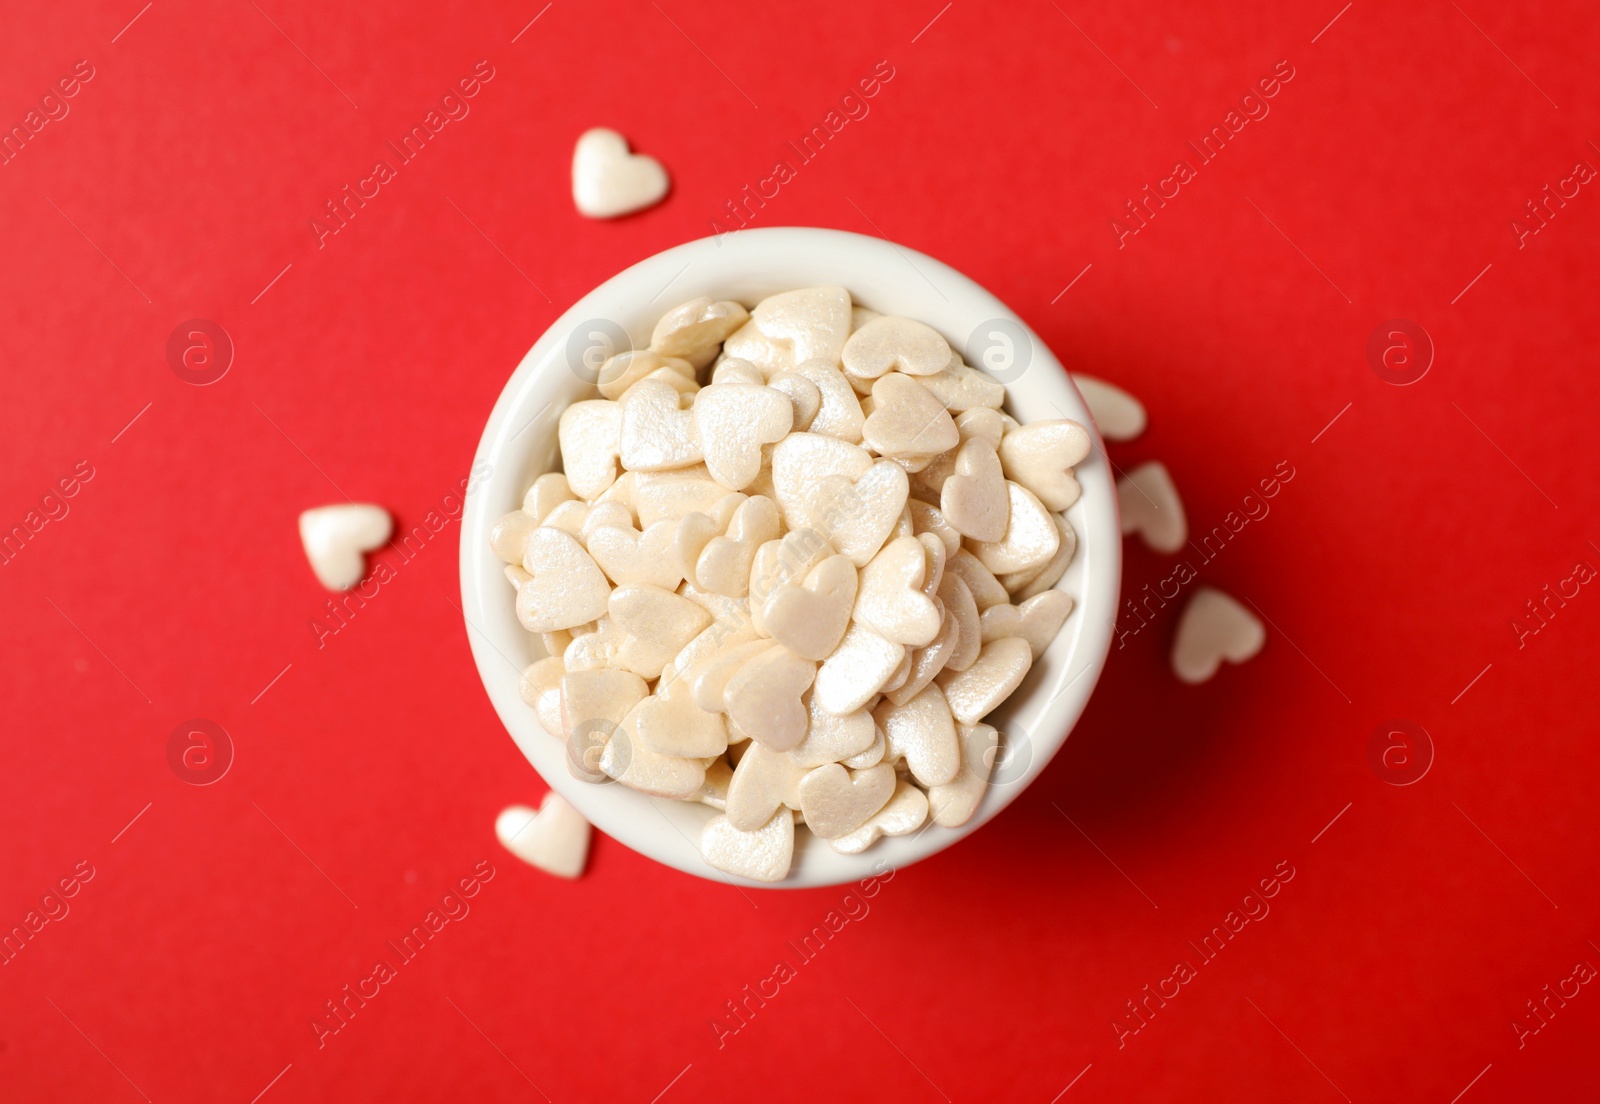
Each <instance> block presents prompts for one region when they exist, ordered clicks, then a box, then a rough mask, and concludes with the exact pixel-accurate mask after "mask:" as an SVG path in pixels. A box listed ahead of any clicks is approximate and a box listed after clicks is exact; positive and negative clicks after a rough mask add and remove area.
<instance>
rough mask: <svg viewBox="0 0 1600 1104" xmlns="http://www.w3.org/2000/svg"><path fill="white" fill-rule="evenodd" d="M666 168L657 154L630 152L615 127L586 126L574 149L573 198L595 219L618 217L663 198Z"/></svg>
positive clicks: (665, 188) (666, 181) (665, 189)
mask: <svg viewBox="0 0 1600 1104" xmlns="http://www.w3.org/2000/svg"><path fill="white" fill-rule="evenodd" d="M667 187H668V180H667V170H666V169H663V168H662V167H661V162H659V161H657V160H656V159H655V158H654V157H646V156H645V155H644V154H642V153H630V152H629V151H628V140H627V139H626V138H624V137H623V136H622V135H620V134H618V133H617V132H616V131H614V130H608V129H607V128H605V127H595V128H593V129H592V130H586V131H584V132H583V134H582V136H581V137H579V139H578V145H577V148H575V149H574V150H573V151H572V202H573V203H575V204H576V205H577V207H578V212H579V213H580V214H583V215H587V216H588V217H589V218H592V219H608V218H617V217H618V216H620V215H626V214H629V213H631V212H633V211H639V210H643V209H644V208H646V207H650V206H653V205H654V204H656V203H659V202H661V198H662V197H663V196H665V195H666V194H667Z"/></svg>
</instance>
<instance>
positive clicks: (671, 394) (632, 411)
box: [569, 380, 701, 478]
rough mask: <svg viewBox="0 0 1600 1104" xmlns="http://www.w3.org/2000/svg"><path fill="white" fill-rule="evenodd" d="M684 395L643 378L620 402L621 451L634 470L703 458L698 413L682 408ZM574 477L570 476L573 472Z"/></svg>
mask: <svg viewBox="0 0 1600 1104" xmlns="http://www.w3.org/2000/svg"><path fill="white" fill-rule="evenodd" d="M681 399H682V396H681V395H680V394H678V392H677V391H676V390H674V389H673V388H672V387H670V386H668V385H667V384H665V383H662V382H661V381H659V380H640V381H639V382H638V383H636V384H634V386H633V390H631V391H629V392H628V395H627V398H626V399H624V400H623V401H622V402H621V403H620V404H619V405H620V406H621V408H622V425H621V429H620V431H619V435H618V438H617V453H618V455H619V456H620V457H621V458H622V466H623V467H625V468H627V469H629V470H630V471H638V472H659V471H667V470H669V469H672V468H686V467H689V466H690V465H691V464H697V463H699V462H700V458H701V452H700V439H699V436H698V435H697V434H696V433H695V429H694V413H693V412H692V411H690V410H682V409H680V408H679V402H680V400H681ZM569 478H570V476H569Z"/></svg>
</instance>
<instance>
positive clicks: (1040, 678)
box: [461, 227, 1122, 888]
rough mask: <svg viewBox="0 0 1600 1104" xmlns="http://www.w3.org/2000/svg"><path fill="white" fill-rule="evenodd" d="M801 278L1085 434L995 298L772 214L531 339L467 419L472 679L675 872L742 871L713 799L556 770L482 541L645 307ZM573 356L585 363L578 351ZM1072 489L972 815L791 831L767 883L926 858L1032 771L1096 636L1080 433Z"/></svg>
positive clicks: (1047, 751) (515, 627) (1014, 410)
mask: <svg viewBox="0 0 1600 1104" xmlns="http://www.w3.org/2000/svg"><path fill="white" fill-rule="evenodd" d="M816 285H837V286H842V287H845V288H847V289H849V291H850V293H851V295H852V296H853V297H854V298H855V301H856V302H857V303H858V304H861V305H863V306H867V307H871V308H872V309H874V310H877V311H880V312H882V313H885V314H899V315H905V316H907V317H910V318H915V319H918V320H920V321H922V322H925V323H927V324H928V325H930V326H932V327H933V328H934V329H936V330H938V331H939V332H940V333H942V334H943V335H944V336H945V338H946V339H947V340H949V341H950V343H951V344H952V345H953V346H954V347H956V348H957V349H960V350H962V351H963V355H965V356H966V358H967V362H968V363H969V364H972V365H973V366H974V367H987V368H989V369H990V370H991V372H992V374H993V375H994V376H995V377H996V378H998V379H1000V380H1001V382H1003V383H1005V384H1006V389H1007V402H1006V409H1007V411H1008V412H1009V413H1010V414H1011V415H1012V416H1013V417H1015V418H1017V419H1018V420H1019V421H1022V422H1031V421H1040V420H1045V419H1051V418H1063V417H1065V418H1072V419H1074V420H1075V421H1078V422H1081V423H1083V424H1084V425H1086V426H1090V427H1091V430H1092V426H1093V422H1092V421H1091V419H1090V417H1089V413H1088V410H1087V408H1085V406H1084V405H1083V400H1082V399H1081V398H1080V397H1079V395H1078V393H1077V391H1076V390H1075V389H1074V388H1073V386H1072V384H1071V382H1070V380H1069V379H1068V377H1067V374H1066V372H1065V370H1064V369H1063V368H1062V366H1061V364H1060V362H1059V361H1057V360H1056V358H1055V357H1054V355H1052V354H1051V352H1050V350H1049V349H1048V348H1046V347H1045V345H1044V343H1043V342H1042V341H1040V340H1039V338H1038V337H1037V336H1036V335H1035V334H1034V333H1033V332H1032V331H1031V330H1029V329H1028V328H1027V327H1026V326H1025V325H1024V324H1023V323H1022V321H1021V319H1019V318H1018V317H1017V316H1016V315H1015V314H1013V313H1012V312H1011V311H1010V310H1009V309H1007V308H1006V307H1005V306H1004V305H1003V304H1002V303H1001V302H1000V301H999V300H998V299H996V298H995V297H994V296H993V295H991V294H989V293H988V292H987V291H985V290H984V289H983V288H981V287H980V286H978V285H977V284H976V283H974V282H973V281H971V280H970V279H968V278H967V277H965V276H963V275H961V274H960V273H959V272H957V271H955V270H954V269H952V268H950V267H949V266H947V265H945V264H942V263H941V262H939V261H936V260H934V259H933V258H931V257H928V256H925V255H924V254H921V253H917V252H915V251H914V250H910V249H906V248H904V247H902V246H898V245H895V244H893V243H891V242H888V241H884V240H883V239H880V238H870V237H864V236H862V235H859V234H851V233H846V232H843V231H836V230H818V229H810V228H798V227H785V228H777V229H760V230H744V231H741V232H739V233H737V234H731V235H726V236H723V237H721V238H705V239H701V240H699V241H693V242H689V243H687V244H685V245H681V246H677V247H675V248H672V249H668V250H666V251H665V252H662V253H659V254H657V255H655V256H654V257H651V258H649V259H648V260H645V261H642V262H640V263H639V264H637V265H634V266H633V267H632V268H629V269H627V270H626V271H624V272H622V273H620V274H618V275H617V276H614V277H613V278H611V279H610V280H607V281H606V282H605V283H604V284H601V285H600V286H599V287H598V288H596V289H595V290H594V291H592V292H590V293H589V294H588V295H586V296H585V297H584V298H583V299H581V300H579V302H578V303H577V304H576V305H575V306H574V307H573V308H572V309H571V310H569V311H567V313H566V314H564V315H563V316H562V317H561V318H560V319H558V320H557V321H556V322H555V324H554V325H552V326H551V327H550V329H549V330H547V331H546V332H545V334H544V335H543V336H542V337H540V338H539V340H538V341H537V342H536V343H535V344H534V346H533V348H532V349H531V350H529V352H528V354H527V356H525V357H524V358H523V360H522V363H521V364H520V365H519V366H518V368H517V370H516V371H515V373H513V374H512V376H511V379H510V380H509V381H508V382H507V384H506V387H505V390H504V391H503V392H502V393H501V396H500V399H499V401H498V402H497V403H496V404H495V407H494V411H493V413H492V414H491V415H490V417H489V422H488V425H487V426H486V427H485V428H484V432H483V438H482V440H481V441H480V443H479V445H478V452H477V455H476V457H475V458H474V461H473V472H474V474H475V476H476V478H475V480H474V483H475V487H474V489H473V491H472V493H470V494H469V495H468V498H467V504H466V510H465V513H464V514H463V517H462V530H461V598H462V610H463V613H464V614H465V618H466V622H467V630H468V637H469V639H470V641H471V646H472V652H473V658H474V660H475V661H476V663H477V666H478V671H479V673H480V675H481V676H482V678H483V683H484V687H485V688H486V689H487V691H488V693H489V697H490V699H491V700H492V701H493V703H494V706H495V709H496V711H497V712H498V713H499V714H500V718H501V720H502V721H503V722H504V724H505V726H506V729H507V730H508V731H509V732H510V733H511V736H512V738H513V739H514V740H515V741H516V743H517V746H518V747H519V748H520V749H521V751H522V753H523V754H524V755H525V756H526V757H527V758H528V761H529V762H530V763H532V764H533V766H534V768H535V769H536V770H538V772H539V773H540V774H541V775H543V776H544V778H545V779H546V781H548V782H549V784H550V785H551V786H552V787H554V788H555V789H556V790H557V791H558V792H560V793H561V795H562V796H563V797H565V798H566V799H567V800H568V801H570V802H571V803H572V804H573V805H574V806H575V807H576V808H577V809H578V810H579V811H580V812H582V813H583V815H584V816H585V817H587V818H588V819H589V821H590V822H591V823H592V824H594V825H595V827H597V828H599V829H600V830H601V831H603V832H605V833H606V834H607V835H609V836H611V837H613V838H614V839H617V840H620V841H621V842H622V843H624V844H626V845H628V846H629V847H631V848H633V849H634V850H635V851H638V852H640V853H641V854H644V855H648V856H649V857H651V858H653V859H656V860H658V861H660V862H663V863H667V864H668V865H670V866H674V867H677V868H678V869H680V870H684V871H686V872H688V873H691V874H697V875H700V876H702V877H706V878H712V879H716V880H718V881H724V882H731V883H736V884H740V885H759V884H762V883H754V882H748V881H746V880H745V879H743V878H738V877H735V876H732V875H729V874H725V873H723V872H722V871H720V870H717V869H716V868H714V867H712V866H711V865H710V864H708V863H707V862H706V861H705V860H704V859H703V858H702V857H701V854H700V848H699V839H700V831H701V828H702V827H703V826H704V824H705V822H706V821H708V820H709V819H710V818H711V817H712V816H714V815H716V814H715V810H713V809H711V808H710V807H708V806H705V805H701V804H698V803H690V802H682V801H670V800H665V799H660V798H652V797H649V796H646V795H644V794H641V793H638V792H636V791H633V790H630V789H628V788H627V787H624V786H621V785H593V784H590V783H586V782H582V781H579V780H577V779H575V778H573V777H572V776H571V774H570V773H569V772H568V770H567V767H566V749H565V745H564V744H563V743H562V742H561V741H560V739H558V738H556V737H554V736H552V735H550V734H548V733H546V732H545V731H544V729H543V728H542V727H541V726H540V724H539V721H538V718H537V717H536V716H535V713H534V711H533V709H532V708H531V707H529V706H527V705H526V704H524V703H523V701H522V699H521V697H520V695H519V693H518V680H519V678H520V676H521V672H522V670H523V668H524V667H526V666H527V665H528V664H529V663H531V662H533V661H534V660H536V659H539V658H542V657H543V656H544V654H545V652H544V649H543V648H542V647H541V645H540V642H539V638H538V637H536V636H534V635H532V634H530V633H528V632H527V631H525V630H524V629H523V628H522V626H521V625H520V624H518V622H517V619H516V614H515V610H514V608H513V606H514V603H513V598H514V594H513V592H512V590H511V587H510V584H509V583H508V582H507V581H506V578H505V575H504V571H503V567H504V565H503V564H502V563H501V562H500V560H499V559H498V558H496V557H495V555H494V554H493V553H492V552H491V551H490V549H489V531H490V529H491V528H492V527H493V525H494V523H495V521H496V519H498V518H499V517H500V516H501V515H502V514H505V513H506V512H508V511H510V510H514V509H516V508H518V506H519V505H520V504H521V501H522V496H523V493H524V492H525V491H526V490H527V488H528V486H529V484H531V483H532V481H533V480H534V479H535V478H537V477H538V476H539V475H541V474H543V473H544V472H546V471H550V470H552V469H553V468H554V467H555V466H556V463H557V457H558V449H557V442H556V428H557V420H558V418H559V416H560V413H561V411H562V410H564V409H565V408H566V407H567V405H568V404H570V403H572V402H575V401H577V400H579V399H584V398H591V397H594V394H595V391H594V387H593V384H592V382H591V381H592V380H593V367H594V363H595V361H594V359H593V358H594V356H595V350H596V349H597V348H599V349H602V350H603V349H604V348H605V346H606V344H607V342H610V343H611V344H612V345H613V346H614V345H615V343H616V342H617V341H619V340H621V338H622V335H623V334H626V336H627V339H628V340H630V341H631V344H632V346H633V347H635V348H643V347H645V346H646V345H647V344H648V343H649V339H650V332H651V329H652V328H653V326H654V325H655V322H656V320H657V319H658V318H659V317H660V316H661V315H662V314H664V313H665V312H666V311H667V310H670V309H671V308H672V307H674V306H676V305H677V304H679V303H681V302H684V301H685V300H687V299H691V298H693V297H695V296H697V295H709V296H711V297H712V298H713V299H736V300H738V301H740V302H742V303H744V304H746V305H747V306H752V305H754V304H755V302H756V301H757V300H759V299H762V298H764V297H765V296H767V295H771V294H774V293H776V292H779V291H786V290H789V289H792V288H798V287H809V286H816ZM586 354H587V355H588V356H589V358H590V359H589V360H588V361H587V362H586V361H585V355H586ZM1077 478H1078V481H1079V483H1080V484H1081V485H1082V488H1083V493H1082V495H1081V497H1080V498H1079V500H1078V502H1077V503H1075V504H1074V505H1073V506H1072V508H1071V509H1070V510H1068V511H1067V515H1066V516H1067V519H1068V520H1069V521H1070V522H1071V523H1072V527H1073V529H1074V530H1076V532H1077V535H1078V551H1077V554H1076V556H1075V557H1074V559H1073V561H1072V564H1071V566H1070V567H1069V568H1068V569H1067V572H1066V574H1065V576H1063V578H1062V580H1061V581H1060V583H1058V584H1057V586H1058V588H1059V589H1062V590H1065V591H1066V592H1067V593H1068V594H1070V595H1072V597H1073V599H1074V603H1075V606H1074V609H1073V611H1072V614H1071V616H1069V617H1068V618H1067V622H1066V625H1065V626H1064V627H1063V629H1062V631H1061V633H1060V635H1059V636H1058V637H1057V638H1056V640H1055V641H1054V642H1053V643H1052V644H1051V645H1050V647H1049V648H1048V649H1047V650H1046V651H1045V653H1044V654H1043V655H1042V656H1041V657H1040V658H1039V660H1038V661H1037V662H1036V663H1035V664H1034V666H1033V669H1032V670H1031V671H1030V672H1029V673H1028V677H1027V680H1026V681H1025V682H1024V683H1023V684H1022V686H1021V687H1020V688H1019V689H1018V690H1017V692H1016V693H1015V694H1014V695H1013V696H1012V698H1011V700H1010V701H1008V702H1007V703H1006V704H1005V705H1004V706H1003V707H1002V708H1001V709H1000V710H998V711H997V712H996V714H995V715H994V716H992V717H991V718H990V721H989V723H991V724H993V725H995V727H997V728H998V729H1000V731H1001V732H1003V733H1004V734H1005V738H1004V741H1003V744H1002V747H1003V749H1004V750H1003V751H1002V753H1001V755H1000V757H999V759H998V760H997V762H996V764H995V768H994V772H993V777H992V779H991V783H990V786H989V788H988V790H987V792H986V793H985V795H984V798H983V801H982V803H981V804H980V805H979V807H978V811H977V813H976V814H975V815H974V816H973V817H972V819H971V820H970V821H968V822H967V823H966V824H965V825H962V826H961V827H959V828H943V827H939V826H937V825H931V822H930V826H928V827H925V828H924V829H922V830H921V831H920V832H919V833H918V834H914V835H911V836H904V837H899V838H886V839H883V840H880V841H879V842H878V843H877V844H875V845H873V846H872V847H871V848H869V849H868V850H867V851H866V852H865V853H863V854H861V855H841V854H838V853H837V852H835V851H834V850H833V849H832V848H831V847H829V846H828V844H827V842H826V841H824V840H821V839H817V838H815V837H813V836H811V835H810V833H808V832H803V831H802V832H796V835H795V857H794V865H793V866H792V867H791V869H790V873H789V877H788V878H787V879H785V880H784V881H783V882H781V883H778V885H779V886H780V887H783V888H799V887H806V886H824V885H834V884H840V883H844V882H849V881H853V880H856V879H860V878H865V877H869V876H871V875H872V874H873V873H874V872H875V871H876V872H881V871H883V870H885V869H888V868H891V867H892V868H898V867H901V866H904V865H906V864H907V863H911V862H915V861H916V860H918V859H921V858H925V857H926V856H928V855H931V854H933V853H934V852H936V851H939V850H941V849H943V848H944V847H947V846H949V845H950V844H951V843H953V842H954V841H955V840H957V839H959V838H961V837H962V836H963V835H965V834H967V833H968V832H971V831H973V830H974V829H976V828H977V827H979V826H980V825H982V824H983V823H984V822H985V821H987V820H988V819H989V818H991V817H993V816H994V815H995V814H996V813H998V812H999V811H1000V810H1001V809H1002V808H1004V807H1005V806H1006V804H1008V803H1009V802H1010V801H1011V800H1012V799H1013V798H1014V797H1015V796H1016V795H1017V794H1018V793H1020V792H1021V791H1022V789H1023V788H1024V787H1025V786H1027V784H1028V783H1029V782H1031V781H1032V780H1033V779H1034V778H1035V777H1037V775H1038V774H1039V772H1040V771H1041V770H1043V769H1044V766H1045V764H1046V763H1048V762H1049V760H1050V757H1051V756H1052V755H1054V754H1055V752H1056V750H1057V749H1058V748H1059V747H1060V746H1061V744H1062V742H1063V741H1064V740H1065V739H1066V736H1067V733H1068V732H1069V731H1070V730H1071V728H1072V726H1073V725H1074V724H1075V723H1076V721H1077V719H1078V717H1079V715H1080V714H1081V713H1082V711H1083V707H1084V704H1085V703H1086V702H1087V700H1088V697H1089V694H1090V692H1091V690H1093V688H1094V684H1095V682H1096V680H1097V679H1098V677H1099V673H1100V669H1101V667H1102V665H1103V664H1104V662H1105V658H1106V655H1107V652H1108V650H1109V647H1110V643H1111V636H1112V625H1113V623H1114V622H1115V619H1116V609H1117V602H1118V594H1119V589H1120V581H1121V552H1122V548H1121V533H1120V529H1119V525H1118V520H1117V512H1116V495H1115V490H1114V486H1113V483H1112V478H1111V474H1110V471H1109V468H1108V466H1107V463H1106V460H1105V450H1104V448H1103V446H1102V444H1101V442H1100V440H1099V438H1098V436H1096V437H1095V448H1094V450H1093V451H1092V452H1091V454H1090V456H1089V457H1088V458H1087V459H1086V460H1085V461H1084V462H1083V463H1082V464H1081V465H1079V467H1078V468H1077Z"/></svg>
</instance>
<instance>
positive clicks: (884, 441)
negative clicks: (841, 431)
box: [861, 339, 961, 459]
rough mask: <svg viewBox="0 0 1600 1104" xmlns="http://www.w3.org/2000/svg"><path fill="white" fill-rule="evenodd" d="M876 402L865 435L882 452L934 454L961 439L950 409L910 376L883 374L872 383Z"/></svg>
mask: <svg viewBox="0 0 1600 1104" xmlns="http://www.w3.org/2000/svg"><path fill="white" fill-rule="evenodd" d="M941 340H942V339H941ZM872 404H873V406H872V414H871V416H870V417H868V418H867V420H866V421H865V422H863V423H862V426H861V439H862V440H863V441H864V442H866V445H867V447H868V448H870V449H872V450H873V451H874V452H876V453H878V455H880V456H891V457H894V458H896V459H900V458H917V457H921V458H931V457H932V456H935V455H937V454H939V453H942V452H945V451H947V450H949V449H953V448H955V447H956V445H957V444H958V443H960V440H961V435H960V434H959V433H957V432H956V423H955V421H954V420H953V419H951V417H950V412H949V411H948V410H946V409H945V408H944V404H942V403H941V402H939V400H938V399H936V398H934V397H933V394H932V393H931V392H930V391H929V390H928V389H927V388H926V387H924V386H922V384H920V383H918V382H917V381H916V380H914V379H912V378H911V377H910V376H907V375H902V374H901V373H899V372H890V373H889V374H888V375H886V376H881V377H879V378H878V380H877V382H875V383H874V384H873V385H872Z"/></svg>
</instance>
